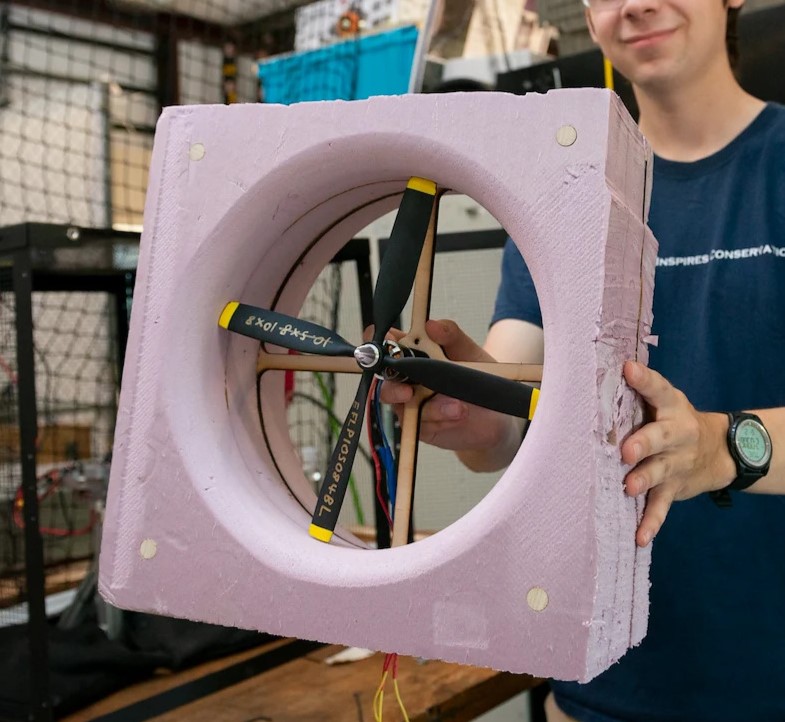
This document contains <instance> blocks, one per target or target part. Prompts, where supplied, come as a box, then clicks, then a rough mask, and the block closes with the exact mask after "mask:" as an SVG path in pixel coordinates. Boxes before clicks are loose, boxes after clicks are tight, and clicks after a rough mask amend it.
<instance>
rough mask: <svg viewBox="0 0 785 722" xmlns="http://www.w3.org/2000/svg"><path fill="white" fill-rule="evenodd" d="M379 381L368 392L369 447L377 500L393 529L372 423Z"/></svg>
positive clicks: (375, 381)
mask: <svg viewBox="0 0 785 722" xmlns="http://www.w3.org/2000/svg"><path fill="white" fill-rule="evenodd" d="M378 381H379V380H378V379H376V378H375V379H374V380H373V383H372V384H371V390H370V391H369V392H368V410H367V414H368V446H369V447H370V449H371V457H372V458H373V466H374V468H375V470H376V498H377V499H378V500H379V506H381V507H382V509H384V515H385V517H387V523H388V524H389V526H390V529H392V525H393V522H392V517H391V516H390V510H389V509H388V508H387V503H386V502H385V501H384V497H383V496H382V462H381V459H379V454H378V453H377V451H376V446H374V443H373V431H372V422H371V413H372V405H373V395H374V392H375V391H376V384H377V383H378Z"/></svg>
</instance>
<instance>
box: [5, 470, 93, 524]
mask: <svg viewBox="0 0 785 722" xmlns="http://www.w3.org/2000/svg"><path fill="white" fill-rule="evenodd" d="M43 478H44V479H49V480H50V484H49V487H48V488H47V489H46V491H45V492H44V493H43V494H41V495H40V496H38V495H36V496H37V497H38V502H39V503H40V502H42V501H44V500H45V499H47V498H48V497H49V496H51V495H52V494H53V493H54V492H55V491H56V490H57V487H59V486H60V483H61V482H62V477H61V475H60V472H59V471H57V470H54V471H50V472H49V473H48V474H45V475H44V477H43ZM24 504H25V502H24V493H23V492H22V487H21V486H20V487H19V488H18V489H17V490H16V494H14V511H13V519H14V524H16V526H17V527H18V528H19V529H24V528H25V520H24V517H23V516H22V510H23V509H24ZM97 520H98V514H96V512H95V510H94V509H91V510H90V518H89V520H88V522H87V524H85V526H83V527H81V528H80V529H64V528H62V527H47V526H41V527H39V528H38V531H39V532H40V533H41V534H44V535H46V536H59V537H68V536H83V535H84V534H88V533H89V532H91V531H92V529H93V527H94V526H95V523H96V521H97Z"/></svg>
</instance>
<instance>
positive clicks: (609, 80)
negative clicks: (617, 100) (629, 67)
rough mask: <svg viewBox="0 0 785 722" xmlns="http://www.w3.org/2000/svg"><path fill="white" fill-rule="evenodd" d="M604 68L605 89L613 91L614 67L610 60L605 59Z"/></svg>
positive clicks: (603, 61)
mask: <svg viewBox="0 0 785 722" xmlns="http://www.w3.org/2000/svg"><path fill="white" fill-rule="evenodd" d="M602 66H603V68H604V69H605V87H606V88H607V89H608V90H613V65H611V61H610V60H608V58H603V59H602Z"/></svg>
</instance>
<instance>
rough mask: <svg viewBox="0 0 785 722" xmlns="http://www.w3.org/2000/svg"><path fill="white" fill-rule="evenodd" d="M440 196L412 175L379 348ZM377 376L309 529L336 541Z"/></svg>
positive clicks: (386, 288) (387, 274)
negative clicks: (366, 408)
mask: <svg viewBox="0 0 785 722" xmlns="http://www.w3.org/2000/svg"><path fill="white" fill-rule="evenodd" d="M435 200H436V184H435V183H434V182H433V181H430V180H426V179H424V178H410V179H409V182H408V184H407V185H406V190H405V191H404V193H403V198H402V199H401V205H400V207H399V209H398V215H397V216H396V217H395V223H394V224H393V229H392V233H391V234H390V245H389V247H388V249H387V252H386V253H385V255H384V259H383V260H382V264H381V267H380V268H379V276H378V278H377V280H376V288H375V289H374V293H373V322H374V327H375V328H374V335H373V342H372V343H373V344H374V345H375V346H376V348H377V351H378V350H379V348H380V347H381V344H382V342H383V341H384V337H385V336H386V335H387V332H388V331H389V330H390V328H391V327H392V325H393V323H395V321H396V320H397V318H398V316H400V314H401V311H402V310H403V307H404V305H405V304H406V301H407V299H408V298H409V294H410V293H411V290H412V285H413V284H414V279H415V276H416V275H417V266H418V265H419V262H420V255H421V253H422V249H423V245H424V244H425V238H426V234H427V233H428V226H429V224H430V222H431V215H432V213H433V205H434V202H435ZM372 380H373V370H371V369H369V370H367V371H364V372H363V375H362V378H361V379H360V385H359V387H358V389H357V395H356V396H355V399H354V403H353V404H352V408H351V410H350V411H349V416H348V417H347V419H346V422H345V423H344V426H343V429H341V435H340V436H339V437H338V443H337V444H336V447H335V450H334V451H333V455H332V457H331V458H330V463H329V464H328V466H327V473H326V475H325V477H324V481H323V482H322V488H321V489H320V491H319V498H318V500H317V503H316V509H315V511H314V514H313V519H312V521H311V526H310V529H309V533H310V534H311V536H313V537H315V538H316V539H319V540H320V541H324V542H328V541H330V539H331V538H332V535H333V531H334V530H335V525H336V524H337V523H338V514H339V513H340V511H341V504H342V503H343V499H344V496H346V489H347V488H348V486H349V474H350V472H351V467H352V462H353V461H354V456H355V454H356V452H357V445H358V444H359V441H360V439H359V432H360V429H361V428H362V420H363V415H364V413H365V404H366V402H367V400H368V393H369V391H370V388H371V381H372Z"/></svg>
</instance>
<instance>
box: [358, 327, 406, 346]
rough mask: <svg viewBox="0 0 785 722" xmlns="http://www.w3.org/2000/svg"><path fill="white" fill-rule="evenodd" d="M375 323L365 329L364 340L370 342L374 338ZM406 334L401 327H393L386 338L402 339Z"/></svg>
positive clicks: (392, 339)
mask: <svg viewBox="0 0 785 722" xmlns="http://www.w3.org/2000/svg"><path fill="white" fill-rule="evenodd" d="M373 332H374V325H373V324H371V325H370V326H366V327H365V330H364V331H363V341H364V342H368V341H370V340H371V339H372V338H373ZM405 335H406V334H405V333H404V332H403V331H401V330H400V329H399V328H391V329H390V330H389V331H388V332H387V335H386V336H385V338H386V339H387V340H389V341H400V340H401V339H402V338H403V337H404V336H405Z"/></svg>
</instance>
